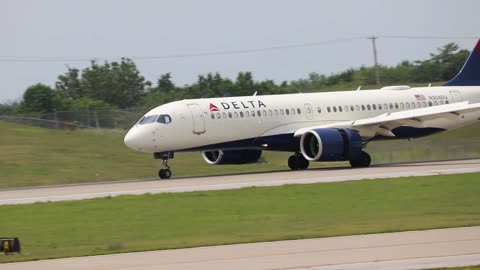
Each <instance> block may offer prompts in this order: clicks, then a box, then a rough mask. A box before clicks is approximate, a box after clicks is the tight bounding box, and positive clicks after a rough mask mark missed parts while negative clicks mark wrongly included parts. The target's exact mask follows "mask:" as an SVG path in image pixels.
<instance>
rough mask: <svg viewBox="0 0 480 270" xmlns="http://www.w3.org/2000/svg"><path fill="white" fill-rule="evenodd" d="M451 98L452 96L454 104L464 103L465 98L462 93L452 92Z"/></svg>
mask: <svg viewBox="0 0 480 270" xmlns="http://www.w3.org/2000/svg"><path fill="white" fill-rule="evenodd" d="M450 96H452V103H457V102H462V101H463V97H462V94H460V91H450Z"/></svg>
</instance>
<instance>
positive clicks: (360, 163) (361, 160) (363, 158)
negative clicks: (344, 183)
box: [350, 151, 372, 168]
mask: <svg viewBox="0 0 480 270" xmlns="http://www.w3.org/2000/svg"><path fill="white" fill-rule="evenodd" d="M370 163H372V158H371V157H370V155H369V154H368V153H367V152H364V151H362V152H361V153H360V156H359V157H358V158H357V159H353V160H350V165H351V166H352V167H353V168H364V167H368V166H370Z"/></svg>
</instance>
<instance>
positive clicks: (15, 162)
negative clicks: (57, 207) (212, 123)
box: [0, 121, 332, 188]
mask: <svg viewBox="0 0 480 270" xmlns="http://www.w3.org/2000/svg"><path fill="white" fill-rule="evenodd" d="M124 135H125V131H120V130H77V131H64V130H50V129H45V128H37V127H30V126H24V125H16V124H10V123H4V122H1V121H0V153H1V154H0V188H11V187H25V186H40V185H55V184H70V183H81V182H98V181H114V180H126V179H139V178H157V177H158V176H157V172H158V169H159V168H160V166H161V162H160V161H159V160H154V159H153V156H152V155H151V154H145V153H140V152H137V151H134V150H131V149H129V148H127V147H126V146H125V145H124V143H123V137H124ZM289 155H291V154H290V153H271V152H265V153H264V154H263V156H262V158H261V160H260V162H259V163H257V164H248V165H241V166H239V165H226V166H212V165H208V164H207V163H206V162H205V161H203V159H202V157H201V155H200V152H196V153H176V155H175V159H172V160H171V161H170V163H169V164H170V165H171V166H172V169H173V173H174V177H182V176H199V175H214V174H225V173H242V172H257V171H273V170H287V169H288V167H287V158H288V156H289ZM325 165H326V164H323V163H317V164H314V165H313V167H320V166H325ZM329 165H330V166H331V165H332V164H329Z"/></svg>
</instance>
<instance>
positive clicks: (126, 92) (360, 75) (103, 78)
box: [0, 43, 470, 114]
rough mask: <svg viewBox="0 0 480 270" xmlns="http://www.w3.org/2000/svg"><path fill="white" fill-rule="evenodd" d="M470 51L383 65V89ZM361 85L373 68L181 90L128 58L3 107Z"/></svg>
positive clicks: (63, 106) (449, 69)
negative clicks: (153, 77)
mask: <svg viewBox="0 0 480 270" xmlns="http://www.w3.org/2000/svg"><path fill="white" fill-rule="evenodd" d="M469 54H470V52H469V51H468V50H460V49H459V47H458V45H457V44H455V43H448V44H446V45H444V46H443V47H441V48H438V49H437V52H436V53H431V54H430V58H429V59H427V60H417V61H413V62H410V61H403V62H401V63H399V64H398V65H396V66H393V67H387V66H380V67H379V70H380V77H381V80H382V84H383V85H395V84H406V83H409V84H410V83H430V82H443V81H447V80H449V79H451V78H453V77H454V76H455V74H456V73H457V72H458V71H459V70H460V69H461V67H462V65H463V63H464V62H465V60H466V59H467V57H468V55H469ZM358 86H363V88H375V87H376V85H375V69H374V68H373V67H365V66H362V67H360V68H351V69H348V70H346V71H343V72H339V73H335V74H331V75H323V74H318V73H315V72H312V73H310V74H309V75H308V78H304V79H299V80H294V81H290V82H287V81H283V82H281V83H275V82H274V81H273V80H263V81H256V80H254V78H253V74H252V73H251V72H239V73H238V75H237V77H236V78H235V79H234V80H232V79H229V78H226V77H223V76H222V75H221V74H220V73H208V74H206V75H199V76H198V79H197V81H196V82H194V83H192V84H191V85H184V86H177V85H175V84H174V83H173V81H172V77H171V74H170V73H166V74H162V75H160V76H159V79H158V80H157V81H156V82H155V83H152V82H150V81H148V80H146V79H145V77H143V76H142V75H141V74H140V71H139V70H138V68H137V66H136V65H135V63H134V62H133V61H132V60H131V59H128V58H122V59H121V60H120V61H113V62H108V61H105V62H103V63H98V62H97V61H91V63H90V67H87V68H85V69H83V70H80V69H77V68H70V67H68V68H67V71H66V72H65V73H64V74H61V75H59V76H58V77H57V81H56V83H55V85H54V86H49V85H45V84H40V83H38V84H35V85H32V86H30V87H28V88H27V89H26V91H25V93H24V94H23V98H22V100H21V101H20V102H17V103H10V104H0V114H14V113H31V112H36V113H49V112H53V111H54V110H57V111H60V110H84V109H92V110H98V109H126V108H133V107H141V108H151V107H154V106H158V105H160V104H163V103H167V102H171V101H174V100H180V99H189V98H201V97H221V96H248V95H252V94H253V93H255V92H257V93H258V94H259V95H269V94H286V93H297V92H320V91H333V90H348V89H354V88H357V87H358Z"/></svg>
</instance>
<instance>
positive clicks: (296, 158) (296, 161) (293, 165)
mask: <svg viewBox="0 0 480 270" xmlns="http://www.w3.org/2000/svg"><path fill="white" fill-rule="evenodd" d="M308 165H310V162H308V160H307V159H305V157H303V155H302V154H300V152H295V154H294V155H292V156H290V157H289V158H288V167H289V168H290V169H292V170H294V171H295V170H305V169H306V168H308Z"/></svg>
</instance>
